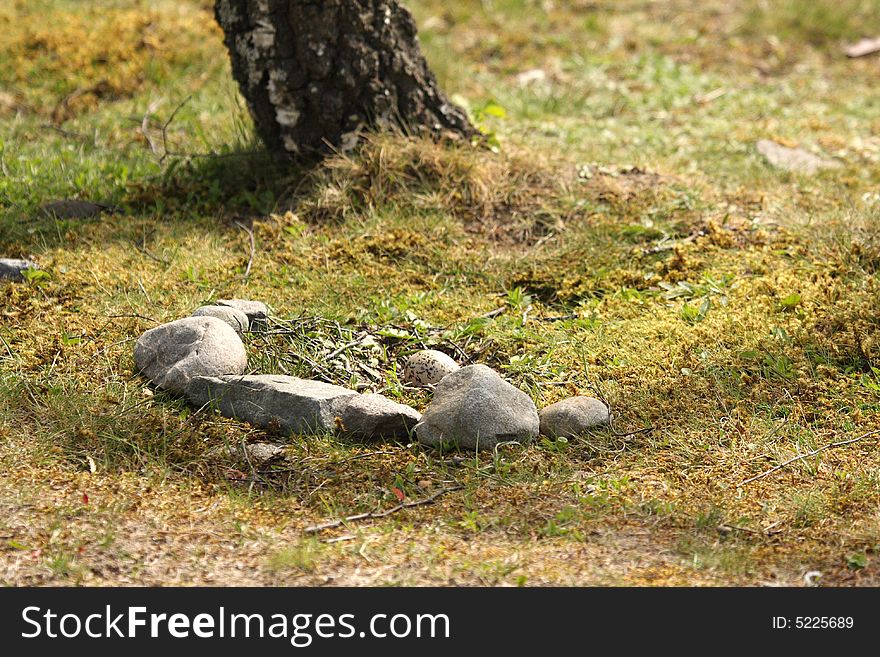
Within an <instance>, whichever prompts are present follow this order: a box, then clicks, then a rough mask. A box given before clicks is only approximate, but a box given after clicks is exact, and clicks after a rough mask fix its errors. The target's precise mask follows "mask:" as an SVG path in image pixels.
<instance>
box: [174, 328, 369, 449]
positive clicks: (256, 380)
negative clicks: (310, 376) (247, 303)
mask: <svg viewBox="0 0 880 657" xmlns="http://www.w3.org/2000/svg"><path fill="white" fill-rule="evenodd" d="M218 321H219V320H218ZM357 394H358V393H356V392H354V391H353V390H348V389H347V388H343V387H341V386H335V385H331V384H329V383H322V382H320V381H309V380H306V379H298V378H296V377H293V376H282V375H275V374H252V375H248V376H200V377H196V378H194V379H193V380H192V381H191V382H190V384H189V385H188V386H187V388H186V396H187V398H188V399H189V400H190V402H191V403H192V404H194V405H195V406H199V407H201V406H205V405H207V404H214V405H216V407H217V409H218V410H219V411H220V412H221V413H222V414H223V415H225V416H226V417H232V418H236V419H239V420H243V421H245V422H250V423H251V424H253V425H254V426H257V427H262V428H266V429H275V430H280V431H282V432H284V433H321V432H326V431H333V430H334V429H335V428H336V418H337V417H338V412H337V409H338V408H340V407H339V405H338V402H339V400H340V399H341V398H345V397H354V396H357Z"/></svg>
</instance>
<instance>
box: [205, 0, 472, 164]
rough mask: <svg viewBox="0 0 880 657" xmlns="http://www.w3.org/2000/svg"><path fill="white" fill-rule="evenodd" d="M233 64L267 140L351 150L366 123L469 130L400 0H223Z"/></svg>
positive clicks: (468, 133)
mask: <svg viewBox="0 0 880 657" xmlns="http://www.w3.org/2000/svg"><path fill="white" fill-rule="evenodd" d="M215 14H216V17H217V22H218V23H219V24H220V26H221V27H222V28H223V32H224V33H225V43H226V46H227V48H228V50H229V54H230V58H231V60H232V72H233V76H234V77H235V79H236V81H237V82H238V84H239V87H240V88H241V91H242V94H243V95H244V97H245V99H246V100H247V103H248V107H249V108H250V111H251V114H252V116H253V118H254V123H255V124H256V127H257V131H258V132H259V134H260V137H261V138H262V139H263V141H264V142H265V143H266V145H267V146H268V147H269V149H270V150H273V151H276V152H279V153H282V154H285V155H289V156H306V157H308V156H312V155H320V154H326V153H328V152H331V151H334V150H349V149H351V148H352V147H353V146H354V145H355V144H357V142H358V141H359V137H360V135H361V134H362V133H363V131H364V130H367V129H373V128H380V129H395V130H401V131H404V132H406V133H410V134H412V133H416V134H430V135H432V136H436V137H443V138H446V137H450V138H454V139H466V140H470V139H472V138H474V137H476V136H477V135H479V133H478V131H477V130H476V129H475V128H474V127H473V126H472V125H471V123H470V122H469V121H468V118H467V116H466V115H465V113H464V111H463V110H462V109H461V108H459V107H457V106H455V105H453V104H452V103H451V102H450V101H449V100H448V99H447V97H446V95H445V94H444V93H443V92H442V91H441V90H440V88H439V87H438V86H437V81H436V79H435V78H434V75H433V74H432V73H431V71H430V69H429V68H428V65H427V63H426V62H425V59H424V57H423V56H422V54H421V50H420V48H419V44H418V37H417V34H416V26H415V22H414V21H413V18H412V16H411V15H410V13H409V11H407V10H406V9H404V8H403V7H401V6H400V5H399V4H398V3H397V2H396V0H321V1H319V2H316V1H314V0H217V2H216V5H215Z"/></svg>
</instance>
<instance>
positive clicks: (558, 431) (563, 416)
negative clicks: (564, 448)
mask: <svg viewBox="0 0 880 657" xmlns="http://www.w3.org/2000/svg"><path fill="white" fill-rule="evenodd" d="M538 415H539V417H540V418H541V435H542V436H548V437H550V438H559V437H562V438H574V437H575V436H579V435H581V434H583V433H584V432H586V431H588V430H589V429H595V428H596V427H601V426H604V425H606V424H608V423H609V422H610V421H611V414H610V413H609V412H608V407H607V406H605V404H603V403H602V402H601V401H599V400H598V399H594V398H593V397H569V398H568V399H563V400H562V401H558V402H556V403H555V404H550V406H547V407H546V408H543V409H541V412H540V413H539V414H538Z"/></svg>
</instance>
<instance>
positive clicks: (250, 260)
mask: <svg viewBox="0 0 880 657" xmlns="http://www.w3.org/2000/svg"><path fill="white" fill-rule="evenodd" d="M235 225H236V226H238V227H239V228H241V229H242V230H243V231H244V232H246V233H247V235H248V240H249V241H250V255H249V256H248V261H247V267H246V268H245V270H244V278H247V277H248V276H250V275H251V267H252V266H253V264H254V255H255V254H256V251H257V246H256V242H255V241H254V229H253V228H248V227H247V226H245V225H244V224H243V223H240V222H238V221H236V222H235Z"/></svg>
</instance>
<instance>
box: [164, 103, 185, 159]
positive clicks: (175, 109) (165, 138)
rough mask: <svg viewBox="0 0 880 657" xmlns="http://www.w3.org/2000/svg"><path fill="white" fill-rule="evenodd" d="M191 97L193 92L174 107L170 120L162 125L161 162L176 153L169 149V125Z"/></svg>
mask: <svg viewBox="0 0 880 657" xmlns="http://www.w3.org/2000/svg"><path fill="white" fill-rule="evenodd" d="M190 98H192V94H190V95H189V96H187V97H186V98H184V99H183V100H182V101H181V102H180V104H179V105H178V106H177V107H175V108H174V111H173V112H171V116H169V117H168V120H167V121H165V123H164V124H163V125H162V151H163V153H162V157H160V158H159V163H160V164H161V163H162V162H164V161H165V158H166V157H168V156H169V155H176V153H174V152H173V151H170V150H168V126H170V125H171V122H172V121H174V117H175V116H177V113H178V112H179V111H180V110H181V109H182V108H183V106H184V105H186V104H187V103H188V102H189V101H190Z"/></svg>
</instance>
